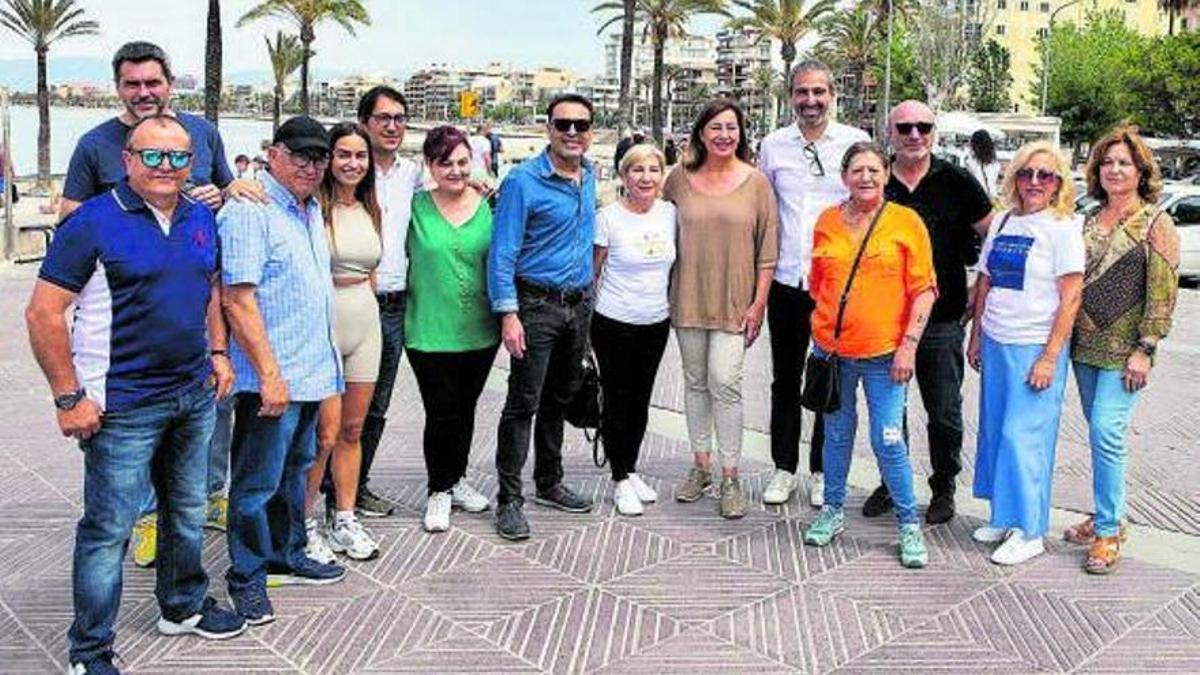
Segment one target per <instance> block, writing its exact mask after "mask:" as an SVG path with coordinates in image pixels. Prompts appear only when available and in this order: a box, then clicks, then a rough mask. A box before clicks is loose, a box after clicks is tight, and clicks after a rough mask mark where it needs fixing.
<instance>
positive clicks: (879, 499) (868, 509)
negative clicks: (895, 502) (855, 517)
mask: <svg viewBox="0 0 1200 675" xmlns="http://www.w3.org/2000/svg"><path fill="white" fill-rule="evenodd" d="M891 510H892V495H890V494H888V489H887V486H886V485H880V486H879V487H877V488H875V491H874V492H872V493H871V496H870V497H867V501H865V502H863V509H862V514H863V516H865V517H867V518H877V517H879V516H882V515H883V514H885V513H887V512H888V511H891Z"/></svg>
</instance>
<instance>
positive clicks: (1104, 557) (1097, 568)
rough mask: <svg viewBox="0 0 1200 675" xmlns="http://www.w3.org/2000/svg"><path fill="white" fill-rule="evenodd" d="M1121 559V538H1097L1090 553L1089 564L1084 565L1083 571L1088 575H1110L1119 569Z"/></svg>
mask: <svg viewBox="0 0 1200 675" xmlns="http://www.w3.org/2000/svg"><path fill="white" fill-rule="evenodd" d="M1120 559H1121V538H1120V537H1096V541H1094V542H1092V548H1091V550H1089V551H1088V557H1087V562H1085V563H1083V571H1084V572H1087V573H1088V574H1109V573H1110V572H1112V571H1114V570H1116V569H1117V563H1118V562H1119V561H1120Z"/></svg>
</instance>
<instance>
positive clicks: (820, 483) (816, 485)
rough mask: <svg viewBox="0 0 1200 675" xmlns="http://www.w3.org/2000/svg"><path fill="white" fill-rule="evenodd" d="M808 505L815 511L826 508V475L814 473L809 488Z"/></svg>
mask: <svg viewBox="0 0 1200 675" xmlns="http://www.w3.org/2000/svg"><path fill="white" fill-rule="evenodd" d="M808 504H809V506H811V507H813V508H814V509H819V508H821V507H822V506H825V474H823V473H814V474H813V475H812V480H811V484H810V485H809V488H808Z"/></svg>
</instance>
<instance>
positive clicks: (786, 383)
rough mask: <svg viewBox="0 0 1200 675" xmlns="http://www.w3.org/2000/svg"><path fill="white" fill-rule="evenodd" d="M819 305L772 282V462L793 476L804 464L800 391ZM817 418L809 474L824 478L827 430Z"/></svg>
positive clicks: (769, 313) (799, 290)
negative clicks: (801, 463)
mask: <svg viewBox="0 0 1200 675" xmlns="http://www.w3.org/2000/svg"><path fill="white" fill-rule="evenodd" d="M815 306H816V305H815V303H814V302H813V299H812V298H811V297H810V296H809V295H808V291H806V290H804V289H803V288H793V287H791V286H787V285H785V284H781V283H779V282H778V281H772V282H771V290H770V293H769V294H768V295H767V328H768V329H769V330H770V333H771V375H772V378H771V459H772V460H774V462H775V468H777V469H783V470H784V471H789V472H791V473H796V468H797V466H798V465H799V463H800V430H801V429H802V428H803V418H802V415H801V407H800V391H801V385H802V383H803V381H804V360H805V359H806V358H807V356H808V342H809V338H810V337H812V311H813V308H814V307H815ZM815 417H816V420H815V421H814V422H813V434H812V444H811V445H810V446H809V453H808V470H809V472H811V473H821V470H822V462H821V457H822V455H821V453H822V449H823V447H824V445H825V425H824V424H822V423H821V416H820V415H816V416H815Z"/></svg>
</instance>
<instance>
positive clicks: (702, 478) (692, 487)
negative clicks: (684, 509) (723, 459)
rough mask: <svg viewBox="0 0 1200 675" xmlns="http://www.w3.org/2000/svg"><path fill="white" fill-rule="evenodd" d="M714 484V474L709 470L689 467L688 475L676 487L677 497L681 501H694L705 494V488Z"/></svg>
mask: <svg viewBox="0 0 1200 675" xmlns="http://www.w3.org/2000/svg"><path fill="white" fill-rule="evenodd" d="M709 485H712V475H711V474H709V473H708V470H706V469H701V468H700V467H697V466H693V467H692V468H690V469H688V474H687V477H686V478H684V479H683V482H682V483H680V484H679V487H678V488H676V489H675V499H676V500H677V501H681V502H694V501H696V500H697V499H700V498H701V497H703V496H704V489H705V488H707V487H708V486H709Z"/></svg>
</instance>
